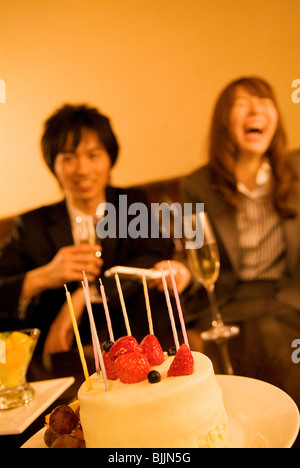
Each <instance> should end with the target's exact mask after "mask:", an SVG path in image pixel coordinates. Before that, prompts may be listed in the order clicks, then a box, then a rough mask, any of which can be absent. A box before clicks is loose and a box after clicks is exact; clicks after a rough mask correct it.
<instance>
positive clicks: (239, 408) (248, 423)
mask: <svg viewBox="0 0 300 468" xmlns="http://www.w3.org/2000/svg"><path fill="white" fill-rule="evenodd" d="M216 377H217V381H218V383H219V385H220V387H221V389H222V392H223V398H224V404H225V408H226V411H227V414H228V420H229V439H230V447H231V448H259V447H260V448H289V447H291V446H292V445H293V443H294V441H295V439H296V437H297V434H298V431H299V421H300V420H299V411H298V408H297V406H296V404H295V403H294V401H293V400H292V399H291V398H290V397H289V396H288V395H287V394H286V393H285V392H283V391H282V390H280V389H279V388H277V387H274V385H271V384H268V383H266V382H263V381H261V380H256V379H250V378H248V377H238V376H232V375H217V376H216ZM44 432H45V428H43V429H41V430H40V431H38V432H37V433H36V434H35V435H34V436H33V437H31V439H29V440H28V441H27V442H26V443H25V444H24V445H23V448H45V447H46V446H45V444H44Z"/></svg>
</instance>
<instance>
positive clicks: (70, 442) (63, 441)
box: [50, 434, 81, 448]
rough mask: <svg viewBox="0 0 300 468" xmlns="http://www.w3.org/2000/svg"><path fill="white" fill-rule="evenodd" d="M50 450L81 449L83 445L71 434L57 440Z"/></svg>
mask: <svg viewBox="0 0 300 468" xmlns="http://www.w3.org/2000/svg"><path fill="white" fill-rule="evenodd" d="M50 448H81V443H80V441H79V440H78V439H76V438H75V437H72V436H70V435H69V434H63V435H61V436H59V437H57V438H56V439H55V441H54V442H53V443H52V445H51V447H50Z"/></svg>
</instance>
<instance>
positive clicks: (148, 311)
mask: <svg viewBox="0 0 300 468" xmlns="http://www.w3.org/2000/svg"><path fill="white" fill-rule="evenodd" d="M142 280H143V288H144V296H145V302H146V309H147V317H148V323H149V332H150V335H154V330H153V322H152V316H151V307H150V300H149V294H148V287H147V281H146V276H145V272H144V270H143V271H142Z"/></svg>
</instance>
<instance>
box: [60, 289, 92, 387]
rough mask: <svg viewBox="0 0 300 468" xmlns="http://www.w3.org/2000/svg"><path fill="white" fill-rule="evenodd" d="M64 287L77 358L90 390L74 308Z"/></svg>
mask: <svg viewBox="0 0 300 468" xmlns="http://www.w3.org/2000/svg"><path fill="white" fill-rule="evenodd" d="M64 286H65V290H66V297H67V303H68V307H69V311H70V315H71V320H72V325H73V330H74V334H75V338H76V342H77V346H78V351H79V356H80V360H81V364H82V368H83V373H84V376H85V381H86V386H87V388H88V390H92V385H91V381H90V376H89V373H88V369H87V365H86V360H85V357H84V353H83V348H82V344H81V339H80V335H79V330H78V326H77V322H76V317H75V313H74V308H73V304H72V299H71V295H70V293H69V291H68V289H67V286H66V285H64Z"/></svg>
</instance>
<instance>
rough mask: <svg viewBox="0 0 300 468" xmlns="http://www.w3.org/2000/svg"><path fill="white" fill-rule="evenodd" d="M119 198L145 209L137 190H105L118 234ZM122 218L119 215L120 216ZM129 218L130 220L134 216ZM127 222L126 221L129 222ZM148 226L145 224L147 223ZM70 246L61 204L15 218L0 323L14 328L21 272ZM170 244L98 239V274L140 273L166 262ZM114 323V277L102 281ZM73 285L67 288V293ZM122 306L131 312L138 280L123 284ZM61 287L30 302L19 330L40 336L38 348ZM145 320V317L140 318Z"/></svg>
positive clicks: (1, 260)
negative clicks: (122, 269) (116, 269)
mask: <svg viewBox="0 0 300 468" xmlns="http://www.w3.org/2000/svg"><path fill="white" fill-rule="evenodd" d="M119 195H127V204H128V206H129V205H130V204H132V203H134V202H141V203H145V204H147V199H146V197H145V194H144V192H142V191H141V190H136V189H119V188H114V187H111V186H108V187H107V190H106V200H107V202H109V203H112V204H113V205H114V206H115V207H116V213H117V233H118V219H119V214H120V213H119V209H118V208H119V207H118V203H119ZM124 215H125V213H121V216H124ZM133 218H134V216H133ZM128 220H130V216H129V217H128ZM149 223H150V220H149ZM71 244H73V238H72V232H71V224H70V220H69V216H68V212H67V208H66V203H65V200H63V201H61V202H58V203H55V204H52V205H48V206H43V207H41V208H38V209H35V210H33V211H30V212H27V213H25V214H23V215H21V216H19V217H18V218H17V219H16V221H15V226H14V230H13V233H12V236H11V238H10V239H9V240H8V242H7V243H6V244H5V246H4V247H3V249H2V251H1V253H0V323H1V329H3V328H5V325H6V323H7V324H8V325H9V327H10V328H11V327H12V326H15V325H17V323H18V322H17V320H18V308H19V298H20V294H21V289H22V284H23V281H24V277H25V275H26V272H28V271H30V270H32V269H34V268H37V267H40V266H42V265H45V264H47V263H48V262H50V261H51V260H52V259H53V257H54V256H55V254H56V253H57V252H58V250H59V249H60V248H62V247H64V246H68V245H71ZM170 256H171V243H169V242H168V243H166V242H165V241H164V240H162V239H151V238H147V239H145V238H138V239H132V238H130V237H129V236H127V237H126V238H118V236H117V238H106V239H103V240H102V258H103V261H104V264H103V268H102V275H103V272H104V271H105V270H106V269H108V268H110V267H112V266H114V265H129V266H137V267H143V268H149V267H152V266H153V265H154V264H155V263H156V262H158V261H160V260H163V259H166V258H170ZM102 281H103V284H104V286H105V291H106V294H107V296H108V298H109V309H110V314H111V316H112V321H113V324H114V322H115V325H116V326H117V323H119V322H120V321H122V320H123V318H122V315H121V314H120V301H119V297H118V293H117V289H116V284H115V279H114V278H110V279H108V278H105V277H102ZM79 286H80V287H81V285H78V284H75V283H74V284H69V285H68V289H69V291H70V292H72V291H74V289H76V288H77V287H79ZM122 287H123V293H124V298H125V303H126V305H127V306H128V309H130V303H131V301H132V302H133V303H134V302H135V296H136V295H137V294H138V293H140V291H141V285H140V284H139V282H137V281H134V282H133V281H129V282H127V281H123V280H122ZM65 299H66V297H65V291H64V288H63V287H62V288H60V289H55V290H48V291H45V292H44V293H42V294H41V295H40V296H38V297H35V298H34V299H33V301H32V302H31V304H30V305H29V307H28V309H27V313H26V315H25V317H24V320H23V321H22V323H21V324H20V323H19V324H18V328H20V325H22V326H24V327H25V326H26V327H27V326H33V327H37V328H40V329H41V331H42V334H41V338H40V347H41V345H42V343H43V341H44V339H45V337H46V335H47V331H48V330H49V326H50V325H51V323H52V321H53V320H54V318H55V317H56V315H57V313H58V312H59V310H60V308H61V306H62V305H63V303H64V302H65ZM144 315H145V316H146V313H145V314H144Z"/></svg>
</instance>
